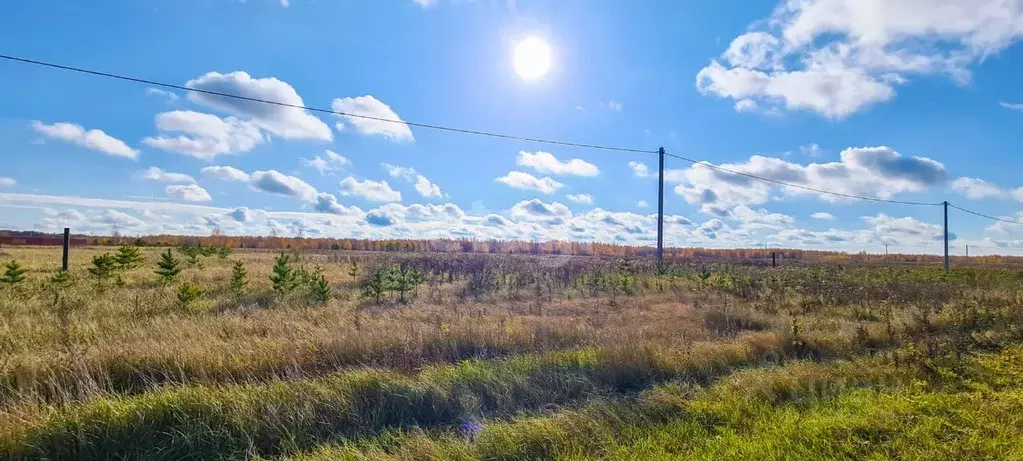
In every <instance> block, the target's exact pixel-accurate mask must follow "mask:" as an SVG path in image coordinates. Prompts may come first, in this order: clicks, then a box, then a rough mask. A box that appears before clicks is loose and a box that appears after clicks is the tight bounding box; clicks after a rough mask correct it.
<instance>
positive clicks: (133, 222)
mask: <svg viewBox="0 0 1023 461" xmlns="http://www.w3.org/2000/svg"><path fill="white" fill-rule="evenodd" d="M96 221H98V222H101V223H103V224H107V225H110V226H113V227H115V228H121V229H134V228H138V227H142V226H144V225H145V224H146V223H144V222H142V220H141V219H139V218H136V217H134V216H132V215H130V214H127V213H123V212H120V211H117V210H107V211H104V212H103V213H101V214H100V215H99V216H97V217H96Z"/></svg>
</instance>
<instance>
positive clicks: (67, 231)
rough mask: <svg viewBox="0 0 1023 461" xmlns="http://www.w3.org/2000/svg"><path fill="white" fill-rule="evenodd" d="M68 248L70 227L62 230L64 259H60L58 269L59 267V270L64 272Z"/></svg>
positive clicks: (65, 270)
mask: <svg viewBox="0 0 1023 461" xmlns="http://www.w3.org/2000/svg"><path fill="white" fill-rule="evenodd" d="M70 246H71V228H70V227H65V228H64V257H63V258H61V260H60V267H61V269H64V272H67V256H68V247H70Z"/></svg>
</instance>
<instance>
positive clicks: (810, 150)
mask: <svg viewBox="0 0 1023 461" xmlns="http://www.w3.org/2000/svg"><path fill="white" fill-rule="evenodd" d="M799 151H800V152H802V153H804V154H806V155H809V156H810V157H820V156H821V152H822V151H821V146H818V145H817V143H810V144H807V145H805V146H800V147H799Z"/></svg>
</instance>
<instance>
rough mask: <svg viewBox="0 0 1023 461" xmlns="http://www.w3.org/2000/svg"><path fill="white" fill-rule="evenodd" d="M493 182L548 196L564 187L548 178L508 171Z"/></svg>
mask: <svg viewBox="0 0 1023 461" xmlns="http://www.w3.org/2000/svg"><path fill="white" fill-rule="evenodd" d="M495 181H497V182H499V183H502V184H504V185H506V186H509V187H513V188H515V189H522V190H535V191H537V192H541V193H544V194H548V195H549V194H553V193H554V192H556V191H557V190H558V189H561V188H562V187H564V186H565V185H564V184H562V183H560V182H557V181H555V180H553V179H551V178H549V177H544V178H537V177H536V176H533V175H531V174H529V173H524V172H521V171H509V172H508V174H506V175H504V176H501V177H499V178H497V179H495Z"/></svg>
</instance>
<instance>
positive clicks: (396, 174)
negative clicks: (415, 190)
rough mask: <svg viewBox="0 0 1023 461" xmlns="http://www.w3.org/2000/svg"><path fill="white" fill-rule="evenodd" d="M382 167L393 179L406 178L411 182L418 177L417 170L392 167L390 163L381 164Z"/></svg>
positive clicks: (405, 167)
mask: <svg viewBox="0 0 1023 461" xmlns="http://www.w3.org/2000/svg"><path fill="white" fill-rule="evenodd" d="M380 166H381V167H383V169H384V170H386V171H387V175H388V176H390V177H392V178H404V179H406V180H411V179H412V178H413V177H415V175H416V170H415V168H411V167H407V166H397V165H391V164H390V163H381V164H380Z"/></svg>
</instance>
